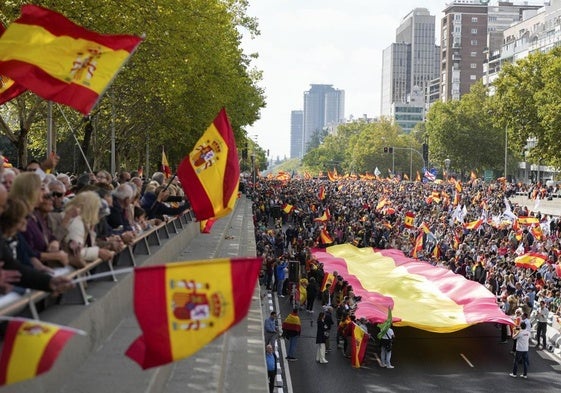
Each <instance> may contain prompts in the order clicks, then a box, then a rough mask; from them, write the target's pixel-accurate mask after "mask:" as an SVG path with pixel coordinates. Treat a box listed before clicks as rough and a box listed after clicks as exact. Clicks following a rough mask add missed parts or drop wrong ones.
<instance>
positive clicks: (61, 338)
mask: <svg viewBox="0 0 561 393" xmlns="http://www.w3.org/2000/svg"><path fill="white" fill-rule="evenodd" d="M77 333H78V334H81V335H85V334H86V333H85V332H83V331H81V330H76V329H72V328H67V327H65V326H59V325H52V324H49V323H45V322H41V321H36V320H31V319H24V318H11V319H10V322H9V324H8V329H7V331H6V335H5V337H4V346H3V347H2V355H1V356H0V386H3V385H9V384H12V383H16V382H20V381H25V380H26V379H31V378H35V377H36V376H37V375H40V374H43V373H45V372H47V371H49V370H50V369H51V367H52V366H53V364H54V363H55V361H56V359H57V357H58V355H59V353H60V351H61V350H62V348H64V345H65V344H66V342H67V341H68V340H69V339H70V338H72V337H73V336H74V335H75V334H77Z"/></svg>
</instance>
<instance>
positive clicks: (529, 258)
mask: <svg viewBox="0 0 561 393" xmlns="http://www.w3.org/2000/svg"><path fill="white" fill-rule="evenodd" d="M545 261H547V255H544V254H540V253H538V252H528V253H526V254H524V255H521V256H519V257H516V258H515V259H514V263H515V265H516V266H517V267H522V268H525V269H531V270H538V269H539V268H540V267H541V266H542V265H543V264H544V263H545Z"/></svg>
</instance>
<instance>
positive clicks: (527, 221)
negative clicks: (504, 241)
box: [518, 216, 540, 225]
mask: <svg viewBox="0 0 561 393" xmlns="http://www.w3.org/2000/svg"><path fill="white" fill-rule="evenodd" d="M518 223H519V224H521V225H532V224H539V223H540V220H538V218H537V217H527V216H520V217H518Z"/></svg>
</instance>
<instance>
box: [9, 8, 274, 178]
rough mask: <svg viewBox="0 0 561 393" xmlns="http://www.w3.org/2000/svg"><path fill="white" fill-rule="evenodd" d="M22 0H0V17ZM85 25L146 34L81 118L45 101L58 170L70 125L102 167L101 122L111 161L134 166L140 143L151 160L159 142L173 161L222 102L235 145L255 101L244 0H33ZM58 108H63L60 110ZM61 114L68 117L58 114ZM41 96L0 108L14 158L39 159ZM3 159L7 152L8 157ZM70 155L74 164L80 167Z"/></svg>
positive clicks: (258, 95)
mask: <svg viewBox="0 0 561 393" xmlns="http://www.w3.org/2000/svg"><path fill="white" fill-rule="evenodd" d="M25 3H29V1H28V0H10V1H5V2H3V3H2V4H1V5H0V19H1V22H2V23H4V24H5V25H8V24H9V23H10V22H11V21H13V20H14V19H16V18H17V17H18V16H19V13H20V8H21V5H22V4H25ZM33 3H34V4H37V5H40V6H43V7H46V8H49V9H52V10H54V11H58V12H60V13H62V14H64V15H65V16H66V17H68V18H69V19H70V20H73V21H74V22H76V23H77V24H80V25H81V26H84V27H85V28H88V29H91V30H94V31H97V32H101V33H105V34H134V35H142V34H144V35H145V36H146V39H145V40H144V42H143V43H142V44H141V45H140V46H139V48H138V50H137V51H136V52H135V53H134V55H133V56H132V57H131V59H130V61H129V62H128V63H127V64H126V65H125V67H124V68H123V70H121V72H120V73H119V74H118V75H117V78H115V80H114V81H113V83H112V84H111V86H110V88H109V90H108V91H107V92H106V94H105V95H104V96H103V97H102V99H101V100H100V102H99V103H98V104H97V106H96V107H95V108H94V111H93V112H92V114H91V116H90V117H89V118H83V117H82V116H81V115H80V114H79V113H77V112H76V111H74V110H71V109H69V108H65V107H60V106H58V105H55V108H54V110H53V118H54V122H55V128H56V131H57V142H58V153H59V154H60V155H61V156H63V160H62V162H61V168H60V169H61V170H72V169H76V168H70V167H69V166H70V165H71V161H72V160H70V159H69V157H71V156H72V154H74V153H73V150H74V149H75V140H74V137H73V136H72V135H71V129H72V130H73V131H74V132H75V133H76V135H77V138H78V140H79V141H80V143H81V144H82V147H83V149H84V151H85V152H86V153H87V156H88V159H89V162H90V164H92V167H93V168H94V169H97V168H109V165H110V137H111V130H112V129H113V130H115V135H116V140H115V143H116V161H117V167H118V168H119V167H121V168H128V169H131V168H137V167H140V166H141V165H144V163H145V159H146V154H147V150H146V147H147V146H148V147H149V148H150V150H151V153H150V155H151V156H152V157H153V158H154V159H153V160H151V161H152V164H151V166H152V168H148V170H152V171H153V170H155V169H156V168H157V165H158V162H159V159H160V157H161V156H160V151H161V147H162V146H165V149H166V154H167V156H168V159H169V162H170V164H171V165H172V166H175V165H176V164H177V163H178V162H179V161H180V160H181V158H182V157H184V156H185V155H186V154H187V153H188V152H189V151H190V149H191V148H192V147H193V145H194V143H195V142H196V140H197V139H198V138H199V137H200V135H201V134H202V132H203V131H204V130H205V129H206V127H208V125H209V124H210V123H211V122H212V120H213V119H214V117H215V116H216V114H217V113H218V111H219V110H220V108H221V107H223V106H224V107H225V108H226V110H227V112H228V115H229V117H230V120H231V122H232V126H233V128H234V132H235V136H236V140H237V142H238V145H239V146H240V148H241V146H243V145H244V141H245V140H246V139H247V135H246V132H245V131H244V127H245V126H247V125H251V124H253V123H254V122H255V121H256V120H257V119H258V118H259V111H260V109H261V108H263V107H264V106H265V97H264V92H263V90H262V88H260V87H259V86H258V83H259V82H260V81H261V72H260V71H258V70H256V69H255V68H253V66H252V63H251V61H252V58H253V57H256V56H257V55H256V54H252V55H246V54H244V53H243V51H242V49H241V38H242V32H245V33H246V34H251V35H252V36H256V35H258V34H259V30H258V26H257V22H256V20H255V19H254V18H251V17H249V16H248V15H247V14H246V11H247V6H248V2H247V0H190V1H188V2H185V1H182V0H158V1H151V2H138V1H136V0H82V1H79V2H76V1H73V0H37V1H33ZM63 113H64V116H63ZM64 117H66V118H67V119H68V122H66V120H65V119H64ZM46 121H47V103H46V102H45V101H44V100H42V99H40V98H38V97H37V96H35V95H33V94H32V93H25V94H23V95H21V96H20V97H18V98H17V99H15V100H12V101H11V102H9V103H7V104H6V105H4V106H3V107H2V108H1V111H0V133H2V134H3V135H5V136H6V137H7V138H8V139H9V141H10V142H11V143H12V144H13V145H14V146H15V147H16V150H17V157H16V163H18V164H21V165H23V164H25V163H26V162H27V161H28V159H29V158H30V157H28V150H29V151H30V155H31V156H32V157H44V156H45V155H46V153H47V152H46V151H45V140H46V129H47V128H46ZM12 159H13V157H12ZM79 161H80V165H79V167H78V169H79V170H82V169H85V166H84V165H83V164H84V162H83V161H81V160H79Z"/></svg>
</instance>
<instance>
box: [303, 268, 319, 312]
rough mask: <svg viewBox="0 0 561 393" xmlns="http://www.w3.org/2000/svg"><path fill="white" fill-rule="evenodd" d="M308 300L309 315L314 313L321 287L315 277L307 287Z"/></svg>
mask: <svg viewBox="0 0 561 393" xmlns="http://www.w3.org/2000/svg"><path fill="white" fill-rule="evenodd" d="M306 291H307V293H308V294H307V298H306V310H307V311H308V312H309V313H313V312H314V301H315V300H316V298H317V296H318V292H319V286H318V283H317V281H316V279H315V278H314V277H311V278H310V280H309V281H308V286H307V287H306Z"/></svg>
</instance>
